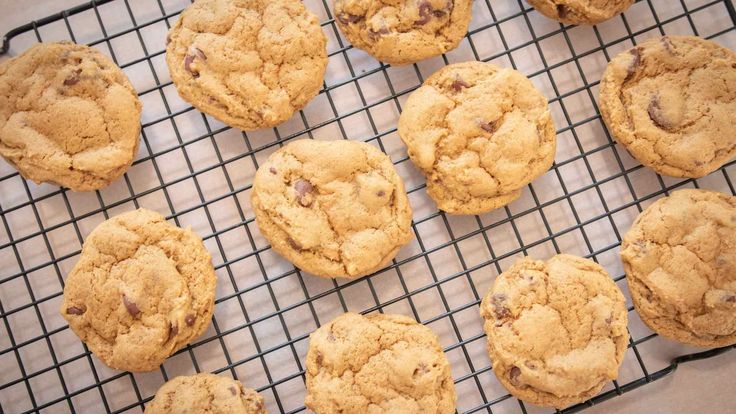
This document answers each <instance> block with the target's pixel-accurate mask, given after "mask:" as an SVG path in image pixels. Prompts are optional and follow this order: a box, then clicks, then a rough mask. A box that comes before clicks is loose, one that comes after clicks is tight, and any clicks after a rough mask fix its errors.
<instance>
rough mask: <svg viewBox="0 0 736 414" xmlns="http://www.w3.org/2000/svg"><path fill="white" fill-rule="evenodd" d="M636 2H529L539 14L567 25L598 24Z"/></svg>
mask: <svg viewBox="0 0 736 414" xmlns="http://www.w3.org/2000/svg"><path fill="white" fill-rule="evenodd" d="M634 1H635V0H527V2H528V3H529V4H530V5H531V6H532V7H534V8H535V9H537V11H538V12H540V13H542V14H543V15H545V16H547V17H549V18H550V19H555V20H557V21H560V22H562V23H567V24H597V23H600V22H602V21H604V20H608V19H610V18H611V17H613V16H616V15H617V14H621V13H623V12H624V11H625V10H626V9H628V8H629V7H630V6H631V5H632V4H634Z"/></svg>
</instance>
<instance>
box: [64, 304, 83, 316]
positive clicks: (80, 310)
mask: <svg viewBox="0 0 736 414" xmlns="http://www.w3.org/2000/svg"><path fill="white" fill-rule="evenodd" d="M84 312H87V309H85V308H84V307H81V308H78V307H76V306H70V307H68V308H66V313H67V315H84Z"/></svg>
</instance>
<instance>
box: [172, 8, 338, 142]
mask: <svg viewBox="0 0 736 414" xmlns="http://www.w3.org/2000/svg"><path fill="white" fill-rule="evenodd" d="M326 44H327V39H326V38H325V35H324V33H322V29H321V27H320V25H319V21H318V20H317V17H316V16H315V15H313V14H312V13H311V12H309V11H307V9H306V8H305V7H304V5H303V4H302V2H301V1H299V0H251V1H231V0H197V1H195V2H194V4H192V5H191V6H189V7H187V8H186V9H185V10H184V11H183V12H182V14H181V17H180V18H179V20H178V21H177V23H176V25H174V27H172V29H171V31H170V32H169V36H168V45H167V47H166V63H167V64H168V66H169V73H170V74H171V79H172V81H173V82H174V84H175V85H176V89H177V91H178V92H179V95H180V96H181V97H182V98H183V99H184V100H186V101H187V102H189V103H191V104H192V105H194V106H195V107H196V108H197V109H199V110H200V111H202V112H205V113H207V114H210V115H212V116H214V117H215V118H217V119H219V120H221V121H223V122H225V123H226V124H228V125H230V126H233V127H236V128H240V129H242V130H246V131H250V130H256V129H260V128H267V127H273V126H276V125H278V124H280V123H282V122H284V121H286V120H288V119H289V118H291V116H292V115H293V114H294V112H296V111H298V110H300V109H302V108H303V107H304V106H305V105H306V104H307V103H308V102H309V101H310V100H311V99H312V98H313V97H314V96H315V95H317V93H318V92H319V90H320V88H321V87H322V82H323V80H324V74H325V70H326V68H327V49H326Z"/></svg>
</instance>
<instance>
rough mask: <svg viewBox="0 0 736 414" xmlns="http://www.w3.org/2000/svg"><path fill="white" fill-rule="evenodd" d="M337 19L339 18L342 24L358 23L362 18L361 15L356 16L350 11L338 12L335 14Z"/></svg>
mask: <svg viewBox="0 0 736 414" xmlns="http://www.w3.org/2000/svg"><path fill="white" fill-rule="evenodd" d="M337 20H339V21H340V23H342V24H352V23H358V22H359V21H361V20H363V16H358V15H355V14H350V13H340V14H338V15H337Z"/></svg>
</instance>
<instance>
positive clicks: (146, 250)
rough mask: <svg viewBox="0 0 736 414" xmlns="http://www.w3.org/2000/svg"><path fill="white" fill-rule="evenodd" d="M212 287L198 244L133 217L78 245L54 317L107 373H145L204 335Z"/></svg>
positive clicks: (145, 213) (104, 226)
mask: <svg viewBox="0 0 736 414" xmlns="http://www.w3.org/2000/svg"><path fill="white" fill-rule="evenodd" d="M216 283H217V280H216V277H215V270H214V268H213V267H212V259H211V257H210V254H209V252H208V251H207V249H206V248H205V246H204V244H203V243H202V239H201V238H200V237H199V236H197V235H196V234H194V232H192V231H191V230H189V229H180V228H178V227H176V226H174V225H171V224H169V223H168V222H166V220H165V219H164V218H163V217H162V216H161V215H160V214H158V213H155V212H153V211H150V210H145V209H139V210H135V211H131V212H128V213H124V214H121V215H119V216H116V217H113V218H111V219H109V220H107V221H105V222H103V223H101V224H100V225H98V226H97V227H96V228H95V229H94V230H93V231H92V233H90V235H89V236H88V237H87V239H86V240H85V241H84V246H82V254H81V255H80V257H79V261H78V262H77V264H76V265H75V266H74V268H73V269H72V271H71V273H69V276H67V278H66V283H65V286H64V298H63V301H62V304H61V315H62V316H63V317H64V319H66V320H67V322H69V326H70V327H71V328H72V330H73V331H74V333H76V334H77V336H79V338H80V339H81V340H82V341H84V342H85V343H86V344H87V346H88V347H89V349H90V350H91V351H92V353H94V354H95V355H96V356H97V357H98V358H99V359H100V360H102V362H104V363H105V364H106V365H107V366H109V367H111V368H115V369H120V370H126V371H135V372H141V371H152V370H154V369H156V368H158V367H159V366H160V365H161V364H162V363H163V362H164V360H165V359H166V358H168V357H169V356H170V355H172V354H173V353H174V352H176V351H177V350H179V349H181V348H183V347H184V346H185V345H187V344H188V343H190V342H191V341H192V340H194V339H195V338H197V337H199V336H200V335H202V334H203V333H204V331H205V330H206V329H207V327H208V326H209V324H210V320H211V319H212V312H213V310H214V305H215V285H216Z"/></svg>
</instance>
